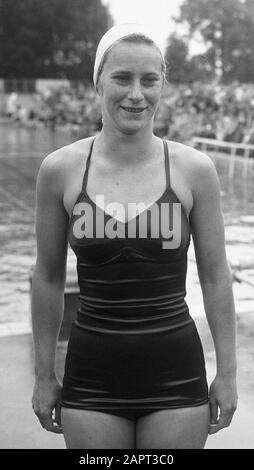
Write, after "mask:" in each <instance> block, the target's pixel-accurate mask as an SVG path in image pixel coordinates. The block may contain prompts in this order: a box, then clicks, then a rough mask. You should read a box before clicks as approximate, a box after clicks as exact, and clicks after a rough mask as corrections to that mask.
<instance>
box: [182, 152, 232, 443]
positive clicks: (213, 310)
mask: <svg viewBox="0 0 254 470" xmlns="http://www.w3.org/2000/svg"><path fill="white" fill-rule="evenodd" d="M198 154H199V155H198V157H199V158H198V161H199V163H198V165H196V169H195V172H193V175H194V176H193V188H192V193H193V208H192V210H191V213H190V224H191V230H192V237H193V243H194V248H195V255H196V262H197V268H198V274H199V279H200V284H201V288H202V294H203V300H204V307H205V312H206V316H207V320H208V324H209V327H210V330H211V334H212V337H213V341H214V346H215V352H216V362H217V373H216V377H215V379H214V380H213V382H212V384H211V386H210V390H209V400H210V409H211V426H210V430H209V433H210V434H214V433H215V432H217V431H219V430H220V429H222V428H224V427H226V426H229V424H230V423H231V420H232V418H233V414H234V412H235V410H236V406H237V389H236V316H235V307H234V299H233V290H232V278H231V273H230V268H229V265H228V261H227V257H226V250H225V235H224V222H223V215H222V210H221V201H220V184H219V179H218V175H217V172H216V169H215V166H214V164H213V162H212V161H211V159H210V158H209V157H208V156H207V155H204V154H201V153H200V152H198Z"/></svg>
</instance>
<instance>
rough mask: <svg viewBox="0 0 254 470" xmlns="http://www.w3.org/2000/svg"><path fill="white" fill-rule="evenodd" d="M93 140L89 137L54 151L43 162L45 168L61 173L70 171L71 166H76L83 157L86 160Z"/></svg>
mask: <svg viewBox="0 0 254 470" xmlns="http://www.w3.org/2000/svg"><path fill="white" fill-rule="evenodd" d="M92 140H93V137H87V138H85V139H80V140H77V141H75V142H72V143H71V144H68V145H65V146H64V147H61V148H59V149H57V150H54V151H53V152H51V153H49V154H48V155H47V156H46V157H45V158H44V160H43V161H42V165H43V167H44V168H49V169H52V170H54V169H57V170H60V171H61V169H66V168H67V169H69V168H70V167H71V166H73V165H75V163H76V162H77V160H78V159H80V157H81V156H82V157H83V158H86V156H87V151H88V150H89V147H90V144H91V142H92Z"/></svg>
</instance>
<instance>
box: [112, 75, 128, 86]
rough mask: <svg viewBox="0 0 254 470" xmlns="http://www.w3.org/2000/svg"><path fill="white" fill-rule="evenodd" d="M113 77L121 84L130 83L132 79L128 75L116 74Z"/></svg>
mask: <svg viewBox="0 0 254 470" xmlns="http://www.w3.org/2000/svg"><path fill="white" fill-rule="evenodd" d="M113 78H114V79H115V80H117V81H118V82H119V83H121V84H125V83H128V82H129V79H130V78H129V77H128V76H127V75H115V76H114V77H113Z"/></svg>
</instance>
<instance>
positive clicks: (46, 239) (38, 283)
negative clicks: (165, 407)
mask: <svg viewBox="0 0 254 470" xmlns="http://www.w3.org/2000/svg"><path fill="white" fill-rule="evenodd" d="M63 184H64V175H63V168H62V165H61V159H60V158H59V151H57V152H54V153H53V154H50V155H49V156H48V157H46V158H45V159H44V161H43V162H42V165H41V167H40V170H39V173H38V177H37V185H36V223H35V230H36V238H37V259H36V264H35V269H34V273H33V279H32V330H33V340H34V356H35V386H34V393H33V399H32V404H33V409H34V412H35V414H36V415H37V417H38V419H39V421H40V423H41V425H42V426H43V428H45V429H47V430H48V431H52V432H61V426H60V418H59V416H60V412H59V410H60V409H59V405H58V402H59V400H60V393H61V385H60V383H59V381H58V379H57V376H56V371H55V352H56V347H57V339H58V334H59V330H60V326H61V322H62V318H63V311H64V287H65V278H66V257H67V229H68V214H67V212H66V210H65V209H64V206H63ZM53 410H54V413H55V417H54V418H53V416H52V412H53Z"/></svg>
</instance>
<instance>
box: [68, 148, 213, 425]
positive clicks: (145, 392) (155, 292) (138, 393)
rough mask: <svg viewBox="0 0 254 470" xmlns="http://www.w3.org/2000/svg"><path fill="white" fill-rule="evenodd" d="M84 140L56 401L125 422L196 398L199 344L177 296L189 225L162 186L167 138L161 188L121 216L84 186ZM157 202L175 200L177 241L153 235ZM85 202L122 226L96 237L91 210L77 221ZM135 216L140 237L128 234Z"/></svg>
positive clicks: (202, 379) (202, 373) (201, 389)
mask: <svg viewBox="0 0 254 470" xmlns="http://www.w3.org/2000/svg"><path fill="white" fill-rule="evenodd" d="M93 143H94V140H93V141H92V145H91V148H90V152H89V156H88V158H87V163H86V170H85V174H84V178H83V184H82V190H81V193H80V194H79V196H78V198H77V201H76V203H75V206H74V209H73V213H72V216H71V220H70V225H69V232H68V240H69V243H70V245H71V247H72V249H73V251H74V252H75V254H76V256H77V272H78V282H79V287H80V306H79V308H78V311H77V318H76V320H75V321H74V322H73V324H72V329H71V334H70V339H69V343H68V349H67V356H66V362H65V374H64V379H63V388H62V397H61V402H60V404H61V406H64V407H68V408H76V409H83V410H95V411H100V412H104V413H110V414H115V415H118V416H123V417H126V418H128V419H132V420H135V419H136V418H138V417H140V416H142V415H146V414H148V413H152V412H155V411H159V410H165V409H173V408H183V407H192V406H198V405H202V404H205V403H207V402H208V387H207V380H206V370H205V363H204V355H203V349H202V345H201V342H200V338H199V335H198V332H197V329H196V326H195V323H194V321H193V319H192V318H191V316H190V315H189V310H188V306H187V304H186V302H185V299H184V298H185V295H186V290H185V289H186V287H185V283H186V270H187V251H188V247H189V243H190V236H191V235H190V226H189V222H188V218H187V215H186V212H185V210H184V208H183V206H182V204H180V201H179V199H178V197H177V196H176V194H175V193H174V191H173V190H172V188H171V185H170V166H169V154H168V147H167V143H166V141H164V142H163V143H164V157H165V169H166V178H167V186H166V189H165V191H164V193H163V194H162V195H161V197H160V198H159V199H158V200H157V201H155V202H154V203H153V204H152V205H151V206H149V207H148V208H147V209H145V210H144V211H143V212H141V213H140V214H139V215H137V216H136V217H135V218H133V219H131V220H130V221H129V222H126V223H124V222H118V221H117V220H116V219H115V218H114V217H113V216H111V215H110V214H108V213H106V212H105V211H104V210H103V209H101V208H100V207H98V205H96V204H95V202H94V201H92V200H91V199H90V197H89V196H88V194H87V192H86V187H87V177H88V168H89V163H90V159H91V155H92V148H93ZM83 203H87V204H83ZM162 203H167V208H168V209H167V210H168V211H169V212H170V211H171V214H172V213H173V212H172V211H173V204H174V203H178V206H180V221H181V236H180V244H179V246H178V247H176V248H174V247H173V246H174V245H172V247H171V248H170V249H165V248H162V242H163V240H165V238H162V236H161V233H160V234H159V236H158V232H157V235H156V233H155V235H156V236H154V231H153V229H152V217H151V216H150V214H152V211H153V210H154V208H155V206H156V208H158V207H159V209H160V208H161V207H162ZM88 205H89V207H90V209H91V211H92V213H93V214H95V213H96V212H97V218H99V219H100V221H101V220H102V221H103V220H104V225H103V228H104V227H105V225H106V224H108V225H109V226H110V228H111V232H112V229H113V228H114V229H115V230H116V229H117V227H118V229H119V230H120V232H121V234H120V235H119V233H120V232H118V236H115V237H114V238H113V237H112V235H111V236H108V235H107V233H105V234H104V236H102V235H100V236H99V237H98V236H97V237H96V235H95V233H96V218H95V217H94V218H93V219H91V218H90V219H86V220H89V222H90V226H88V225H87V224H85V223H84V221H85V216H84V214H87V213H88V212H86V211H85V210H84V207H87V206H88ZM164 206H165V204H164ZM90 215H91V212H90ZM161 218H162V217H161V216H160V221H161ZM171 220H172V219H171ZM142 224H145V225H146V227H147V236H146V237H143V238H142V237H138V236H133V230H134V232H135V235H137V234H139V232H138V230H139V227H141V226H142ZM128 226H129V229H131V228H132V236H129V233H130V232H128ZM85 227H86V229H87V232H86V235H85V234H84V233H85ZM133 227H134V228H133ZM171 228H172V226H171ZM89 230H90V231H89ZM92 232H93V233H92ZM155 232H156V230H155Z"/></svg>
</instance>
